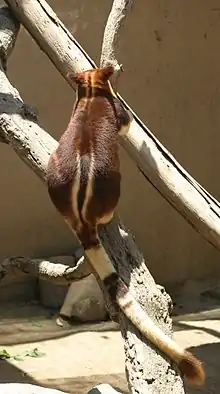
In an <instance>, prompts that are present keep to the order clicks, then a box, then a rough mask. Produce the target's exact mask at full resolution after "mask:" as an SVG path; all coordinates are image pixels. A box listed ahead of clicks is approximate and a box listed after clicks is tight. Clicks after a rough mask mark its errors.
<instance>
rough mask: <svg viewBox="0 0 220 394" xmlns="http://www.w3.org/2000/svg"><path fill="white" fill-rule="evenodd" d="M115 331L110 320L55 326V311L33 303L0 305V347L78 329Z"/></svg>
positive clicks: (78, 331) (76, 332)
mask: <svg viewBox="0 0 220 394" xmlns="http://www.w3.org/2000/svg"><path fill="white" fill-rule="evenodd" d="M88 331H90V332H106V331H119V328H118V325H117V324H116V323H114V322H111V321H108V322H101V323H94V324H77V323H74V325H68V324H67V325H66V326H64V327H59V326H58V325H57V324H56V311H54V310H48V309H46V308H43V307H42V306H40V305H38V304H37V303H22V304H17V305H16V304H12V303H10V304H5V305H4V306H0V344H1V346H4V345H5V346H7V345H15V344H22V343H31V342H36V341H37V342H41V341H45V340H52V339H59V338H63V337H67V336H70V335H72V334H78V333H81V332H88Z"/></svg>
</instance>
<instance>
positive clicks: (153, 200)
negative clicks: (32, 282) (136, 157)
mask: <svg viewBox="0 0 220 394" xmlns="http://www.w3.org/2000/svg"><path fill="white" fill-rule="evenodd" d="M49 3H50V5H51V6H52V7H53V8H54V10H55V11H56V12H57V14H58V16H59V17H60V18H61V19H62V20H63V22H64V23H65V24H66V26H67V27H68V28H69V29H70V31H71V32H72V33H73V34H74V35H75V37H76V38H77V39H78V40H79V42H80V43H81V45H82V46H83V47H84V48H85V49H86V50H87V52H88V53H89V55H90V56H91V57H92V58H93V59H94V60H95V61H96V62H97V63H98V59H99V53H100V47H101V39H102V33H103V28H104V24H105V21H106V18H107V15H108V11H109V9H110V6H111V1H110V0H106V1H102V0H95V1H93V2H92V6H91V1H88V0H87V1H86V0H75V1H74V2H73V1H72V0H68V1H67V0H65V1H62V2H61V1H59V0H51V1H49ZM219 37H220V8H219V4H218V2H217V0H209V1H205V0H200V1H198V0H192V1H191V2H190V5H189V4H188V3H187V2H185V0H178V1H176V2H173V1H171V0H167V1H166V2H164V1H162V0H158V1H157V2H155V1H154V0H145V1H139V2H138V1H137V2H136V4H135V7H134V9H133V12H132V14H131V15H130V16H129V18H128V20H127V23H126V27H125V29H124V31H123V34H122V36H121V41H120V45H119V51H118V53H120V61H121V62H122V63H123V64H124V68H125V73H124V75H123V77H122V80H121V84H120V93H121V94H122V96H123V97H124V98H125V99H126V100H127V101H128V102H129V104H130V105H131V106H132V107H133V108H134V110H135V111H136V112H137V113H138V115H139V116H140V117H141V118H142V119H143V121H144V122H146V123H147V125H148V126H149V127H150V128H151V129H152V130H153V132H154V133H155V134H156V136H157V137H159V139H160V140H161V141H162V142H163V143H164V144H165V146H166V147H167V148H168V149H169V150H170V151H171V152H172V153H173V154H174V155H175V157H176V158H177V159H178V160H179V161H180V163H181V164H182V165H183V166H184V167H185V168H186V169H187V170H188V171H189V172H190V173H191V174H192V175H193V176H194V177H195V178H196V179H197V180H198V181H199V182H200V183H201V184H202V185H203V186H205V187H206V188H207V189H208V190H209V191H210V192H211V193H213V194H214V196H215V197H216V198H218V199H220V185H219V182H218V181H217V182H216V180H218V174H219V170H218V169H219V164H220V155H219V152H220V135H219V130H220V113H219V105H220V78H219V70H220V52H219ZM9 76H10V78H11V80H12V82H13V83H14V84H15V85H16V87H17V88H18V89H19V90H20V93H21V95H22V97H23V99H24V100H25V101H26V102H28V103H32V104H36V105H37V107H38V109H39V113H40V120H41V123H42V125H43V126H44V127H45V129H46V130H48V132H49V133H51V134H52V135H53V136H54V137H56V138H58V137H59V136H60V135H61V133H62V132H63V130H64V129H65V127H66V124H67V122H68V119H69V116H70V112H71V107H72V103H73V100H74V95H73V92H72V91H71V89H70V88H69V87H68V86H67V84H66V83H65V81H64V80H63V79H62V77H61V76H60V75H59V74H58V72H57V71H56V70H55V69H54V68H53V66H52V65H51V63H50V61H49V60H48V59H47V57H46V56H45V55H44V54H43V53H42V52H41V51H40V50H39V48H38V47H37V45H36V44H35V43H34V42H33V40H32V39H31V38H30V36H29V35H28V34H27V33H26V32H25V31H24V29H22V31H21V34H20V37H19V39H18V41H17V44H16V47H15V50H14V53H13V55H12V57H11V60H10V63H9ZM0 157H1V167H0V180H1V181H0V190H1V202H2V203H1V206H0V217H1V220H0V258H3V257H5V256H7V255H15V254H19V255H23V254H25V255H27V254H28V255H32V256H42V255H51V254H57V253H58V254H60V253H64V252H70V251H71V249H72V246H73V241H72V237H71V234H70V233H69V230H68V229H67V228H66V226H65V224H64V223H63V222H62V220H61V218H60V217H59V215H58V214H57V213H56V211H55V209H54V208H53V207H52V205H51V203H50V201H49V198H48V196H47V193H46V189H45V188H44V186H43V185H42V184H41V182H40V181H39V180H38V179H37V177H36V176H35V175H34V174H33V173H32V172H31V171H30V170H29V169H28V168H27V167H26V166H25V165H24V164H23V163H22V162H21V161H20V159H19V158H17V157H16V155H15V154H14V153H13V152H12V151H11V150H10V148H9V147H7V146H5V145H1V146H0ZM121 157H122V168H123V193H122V199H121V205H120V213H121V216H122V218H123V220H124V222H125V223H126V224H127V226H128V227H129V228H130V229H131V230H132V232H133V234H134V235H135V236H136V241H137V243H138V244H139V246H140V248H141V249H142V250H143V252H144V253H145V256H146V257H147V258H148V260H149V268H150V270H151V272H152V273H153V275H154V276H155V278H156V280H157V281H160V282H163V283H168V282H174V281H177V280H178V281H179V280H184V279H186V278H199V277H204V276H206V275H217V273H220V261H219V254H218V252H217V251H215V250H214V248H212V247H211V246H210V245H208V244H207V243H206V242H205V241H204V240H203V239H202V238H201V237H200V236H199V235H198V234H196V233H195V232H194V230H192V229H191V227H190V226H189V225H188V224H187V223H186V222H185V221H184V220H183V219H182V218H181V217H180V216H179V215H178V214H177V213H176V212H175V211H174V210H173V209H172V208H171V207H170V206H169V205H168V203H167V202H166V201H164V200H163V198H162V197H161V196H160V195H159V194H158V193H157V192H156V191H155V190H154V189H153V188H152V187H151V186H150V185H148V184H147V182H146V181H145V180H144V179H143V177H142V175H140V174H139V173H138V172H137V170H136V168H135V166H134V165H133V163H132V162H131V160H130V159H129V158H128V157H127V155H126V153H125V152H122V155H121Z"/></svg>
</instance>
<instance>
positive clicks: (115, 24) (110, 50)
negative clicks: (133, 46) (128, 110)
mask: <svg viewBox="0 0 220 394" xmlns="http://www.w3.org/2000/svg"><path fill="white" fill-rule="evenodd" d="M133 2H134V0H114V1H113V4H112V9H111V11H110V14H109V17H108V20H107V23H106V26H105V31H104V35H103V42H102V51H101V59H100V66H101V67H106V66H108V65H111V66H113V67H114V69H115V74H114V80H112V79H111V82H112V84H113V86H114V85H115V84H116V83H117V79H118V77H119V76H120V72H121V71H122V64H120V63H119V62H118V60H117V56H116V50H117V42H118V39H119V35H120V32H121V28H122V26H123V24H124V22H125V18H126V16H127V14H128V12H129V11H130V10H131V8H132V5H133Z"/></svg>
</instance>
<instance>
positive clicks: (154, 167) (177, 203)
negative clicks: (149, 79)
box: [5, 0, 220, 250]
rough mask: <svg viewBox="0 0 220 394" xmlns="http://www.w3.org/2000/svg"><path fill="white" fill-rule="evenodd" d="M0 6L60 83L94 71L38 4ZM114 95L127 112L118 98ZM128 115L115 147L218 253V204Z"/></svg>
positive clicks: (37, 1)
mask: <svg viewBox="0 0 220 394" xmlns="http://www.w3.org/2000/svg"><path fill="white" fill-rule="evenodd" d="M5 2H6V3H7V4H8V5H9V6H10V7H11V8H12V9H13V11H14V13H15V15H16V16H17V17H18V19H19V20H20V21H21V22H22V23H23V25H24V26H25V27H26V29H27V30H28V31H29V33H30V34H31V35H32V37H33V38H34V39H35V41H36V42H37V43H38V45H39V46H40V47H41V48H42V49H43V50H44V52H45V53H46V55H47V56H48V57H49V59H50V60H51V61H52V62H53V64H54V65H55V67H56V68H57V69H58V70H59V71H60V73H61V74H62V75H63V76H64V78H66V80H67V77H66V73H67V71H72V72H78V71H82V70H86V69H89V68H91V67H95V63H94V62H93V61H92V60H91V59H90V57H89V56H88V55H87V54H86V53H85V51H84V50H83V48H82V47H81V46H80V44H79V43H78V42H77V41H76V40H75V39H74V38H73V36H72V35H71V34H70V32H69V31H68V30H67V29H66V28H65V26H64V25H63V24H62V22H61V21H60V20H59V19H58V17H57V16H56V14H55V13H54V12H53V10H52V9H51V8H50V7H49V6H48V4H47V3H46V2H45V1H44V0H29V1H28V2H27V1H22V2H18V1H16V0H5ZM118 97H119V99H120V100H121V101H122V102H123V103H124V105H125V106H126V107H127V108H129V106H128V104H127V103H126V102H125V101H124V100H123V99H122V97H121V96H120V95H118ZM130 110H131V109H130ZM131 112H132V113H133V116H134V121H133V122H132V125H131V128H130V132H129V133H128V134H127V135H126V136H123V137H122V138H121V145H122V146H123V147H124V148H125V149H126V151H127V152H128V153H129V155H130V156H131V158H132V159H133V160H134V162H135V163H136V165H137V167H138V169H139V170H140V171H141V172H142V173H143V175H144V177H145V178H146V179H147V180H148V181H149V182H150V183H151V184H152V185H153V186H154V187H155V188H156V189H157V190H158V191H159V193H160V194H161V195H162V196H163V197H164V198H165V199H166V200H167V201H168V202H169V203H170V204H171V205H172V206H173V207H174V208H175V209H176V210H177V211H178V212H179V213H180V214H181V215H182V216H183V217H184V218H185V219H186V220H187V221H188V222H189V223H190V224H191V225H192V227H193V228H195V229H196V231H197V232H199V233H200V234H201V235H202V236H203V237H204V238H205V239H206V240H207V241H208V242H210V243H211V244H212V245H214V246H215V247H216V248H217V249H219V250H220V204H219V202H218V201H217V200H216V199H214V198H213V197H212V196H211V195H210V194H209V193H208V192H207V191H206V190H205V189H204V188H203V187H202V186H200V185H199V183H198V182H197V181H196V180H195V179H193V178H192V177H191V176H190V175H189V174H188V173H187V172H186V171H185V170H184V169H183V168H182V167H181V165H180V164H179V163H178V162H177V161H176V160H175V158H174V157H173V156H172V155H171V154H170V153H169V152H168V151H167V149H166V148H165V147H164V146H163V145H162V144H161V143H160V142H159V141H158V140H157V138H156V137H155V136H154V135H153V134H152V132H151V131H150V130H149V129H148V128H147V127H146V126H145V125H144V124H143V123H142V122H141V120H140V119H139V118H138V116H137V115H136V114H135V113H134V111H133V110H131ZM47 138H49V136H48V137H47ZM48 142H49V141H48Z"/></svg>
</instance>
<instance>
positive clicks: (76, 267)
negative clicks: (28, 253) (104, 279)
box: [0, 256, 91, 285]
mask: <svg viewBox="0 0 220 394" xmlns="http://www.w3.org/2000/svg"><path fill="white" fill-rule="evenodd" d="M54 260H55V258H50V259H31V258H29V257H22V256H21V257H20V256H16V257H9V258H7V259H5V260H3V262H2V263H0V279H2V278H4V277H5V276H6V275H16V276H18V275H20V274H22V273H24V274H30V275H35V276H36V277H39V278H41V279H45V280H47V281H48V280H50V281H52V282H54V283H56V284H58V285H65V284H68V283H71V282H74V281H78V280H80V279H82V278H84V277H85V276H88V275H90V274H91V270H90V267H89V265H88V263H86V262H85V261H84V256H83V257H82V258H80V259H79V260H76V259H75V258H74V257H71V256H60V259H59V260H60V262H58V259H56V262H55V261H54Z"/></svg>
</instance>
